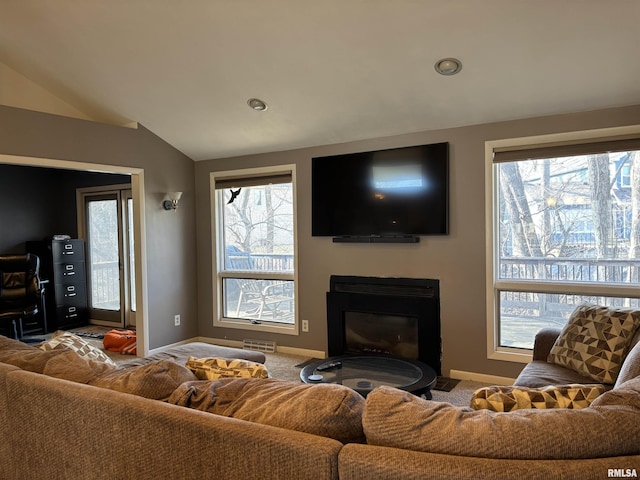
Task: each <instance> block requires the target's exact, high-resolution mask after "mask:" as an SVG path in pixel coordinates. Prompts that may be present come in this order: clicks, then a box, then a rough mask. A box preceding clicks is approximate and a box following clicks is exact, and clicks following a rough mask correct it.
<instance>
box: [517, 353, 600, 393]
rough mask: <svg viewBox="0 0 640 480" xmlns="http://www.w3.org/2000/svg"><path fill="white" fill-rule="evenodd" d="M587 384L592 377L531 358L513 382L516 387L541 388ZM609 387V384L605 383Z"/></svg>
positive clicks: (591, 381)
mask: <svg viewBox="0 0 640 480" xmlns="http://www.w3.org/2000/svg"><path fill="white" fill-rule="evenodd" d="M572 383H575V384H589V383H593V379H592V378H590V377H587V376H585V375H580V374H579V373H578V372H576V371H574V370H571V369H569V368H567V367H562V366H560V365H556V364H555V363H547V362H546V361H542V360H533V361H532V362H530V363H527V364H526V365H525V367H524V368H523V369H522V372H520V375H518V378H516V381H515V382H514V383H513V384H514V385H516V386H518V387H529V388H543V387H546V386H548V385H569V384H572ZM605 386H606V387H611V385H605Z"/></svg>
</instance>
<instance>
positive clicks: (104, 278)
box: [80, 188, 135, 327]
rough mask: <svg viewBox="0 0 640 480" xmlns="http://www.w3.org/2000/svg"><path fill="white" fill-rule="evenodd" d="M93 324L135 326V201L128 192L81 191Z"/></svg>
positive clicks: (116, 190)
mask: <svg viewBox="0 0 640 480" xmlns="http://www.w3.org/2000/svg"><path fill="white" fill-rule="evenodd" d="M80 197H81V199H82V205H83V213H84V222H83V223H84V225H83V232H84V238H85V240H86V247H87V259H86V262H87V275H88V282H89V318H90V319H91V322H92V323H95V324H100V325H111V326H118V327H124V326H129V325H135V295H134V292H135V284H134V276H133V272H134V271H135V269H134V256H133V251H134V249H133V200H132V198H131V190H129V189H116V188H113V189H110V190H104V189H101V190H100V191H93V192H92V191H81V192H80Z"/></svg>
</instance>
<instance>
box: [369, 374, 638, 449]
mask: <svg viewBox="0 0 640 480" xmlns="http://www.w3.org/2000/svg"><path fill="white" fill-rule="evenodd" d="M634 388H635V386H634ZM635 394H636V395H639V394H640V391H636V393H635ZM603 396H604V395H603ZM594 404H595V401H594ZM594 404H592V405H591V406H590V407H589V408H584V409H581V410H568V409H551V410H516V411H514V412H508V413H506V412H492V411H489V410H473V409H471V408H465V407H454V406H452V405H450V404H448V403H441V402H432V401H427V400H423V399H422V398H419V397H416V396H414V395H412V394H410V393H408V392H404V391H402V390H397V389H395V388H391V387H378V388H376V389H375V390H373V391H372V392H371V393H369V395H368V396H367V400H366V405H365V410H364V414H363V417H362V424H363V427H364V432H365V435H366V439H367V442H368V443H370V444H373V445H379V446H387V447H396V448H403V449H407V450H416V451H421V452H431V453H441V454H448V455H462V456H468V457H483V458H510V459H537V460H544V459H580V458H596V457H608V456H612V457H613V456H623V455H638V454H640V422H638V418H639V415H640V409H639V408H638V406H637V405H628V404H623V405H620V404H616V405H601V406H594Z"/></svg>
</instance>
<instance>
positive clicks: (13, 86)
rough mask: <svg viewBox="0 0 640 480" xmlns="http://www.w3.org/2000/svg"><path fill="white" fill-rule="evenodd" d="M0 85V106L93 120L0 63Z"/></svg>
mask: <svg viewBox="0 0 640 480" xmlns="http://www.w3.org/2000/svg"><path fill="white" fill-rule="evenodd" d="M0 85H1V86H2V88H0V105H7V106H10V107H19V108H26V109H28V110H37V111H39V112H47V113H54V114H56V115H64V116H66V117H75V118H81V119H83V120H93V119H92V118H91V117H89V116H88V115H86V114H85V113H84V112H81V111H80V110H78V109H77V108H75V107H74V106H72V105H69V104H68V103H67V102H65V101H64V100H61V99H60V98H58V97H56V96H55V95H53V94H51V93H50V92H49V91H48V90H45V89H44V88H42V87H41V86H40V85H38V84H36V83H34V82H32V81H31V80H29V79H28V78H26V77H25V76H23V75H21V74H19V73H18V72H16V71H15V70H13V69H11V68H9V67H8V66H7V65H5V64H4V63H0Z"/></svg>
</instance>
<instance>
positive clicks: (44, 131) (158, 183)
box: [0, 106, 198, 348]
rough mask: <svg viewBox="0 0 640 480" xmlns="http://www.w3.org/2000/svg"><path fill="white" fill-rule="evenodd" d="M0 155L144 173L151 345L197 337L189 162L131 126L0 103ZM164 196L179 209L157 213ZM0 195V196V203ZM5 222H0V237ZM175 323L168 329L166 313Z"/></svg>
mask: <svg viewBox="0 0 640 480" xmlns="http://www.w3.org/2000/svg"><path fill="white" fill-rule="evenodd" d="M0 154H6V155H20V156H28V157H41V158H50V159H60V160H70V161H75V162H86V163H95V164H99V165H115V166H126V167H136V168H142V169H144V182H145V185H144V187H145V199H144V200H145V217H146V247H147V248H146V250H147V265H146V268H147V278H148V318H149V325H148V334H149V346H150V348H156V347H160V346H163V345H166V344H169V343H174V342H178V341H181V340H185V339H188V338H193V337H195V336H197V334H198V324H197V304H196V300H197V299H196V258H195V255H194V251H195V245H196V240H195V198H194V197H195V196H194V164H193V161H192V160H191V159H190V158H188V157H186V156H185V155H183V154H182V153H180V152H179V151H177V150H176V149H175V148H173V147H172V146H170V145H169V144H167V143H166V142H164V141H163V140H162V139H160V138H158V137H157V136H155V135H154V134H153V133H151V132H150V131H149V130H147V129H145V128H144V127H140V128H138V129H132V128H123V127H117V126H112V125H105V124H100V123H96V122H90V121H85V120H78V119H74V118H68V117H61V116H56V115H50V114H46V113H39V112H34V111H29V110H24V109H19V108H12V107H5V106H0ZM167 191H182V192H184V194H183V197H182V199H181V201H180V208H179V209H178V210H176V211H175V212H167V211H165V210H163V209H162V207H161V201H162V198H163V196H164V194H165V193H166V192H167ZM1 197H2V192H0V200H1ZM5 228H7V226H6V225H0V235H1V234H2V229H5ZM177 313H179V314H181V315H182V325H181V326H180V327H175V326H174V325H173V315H174V314H177Z"/></svg>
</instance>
